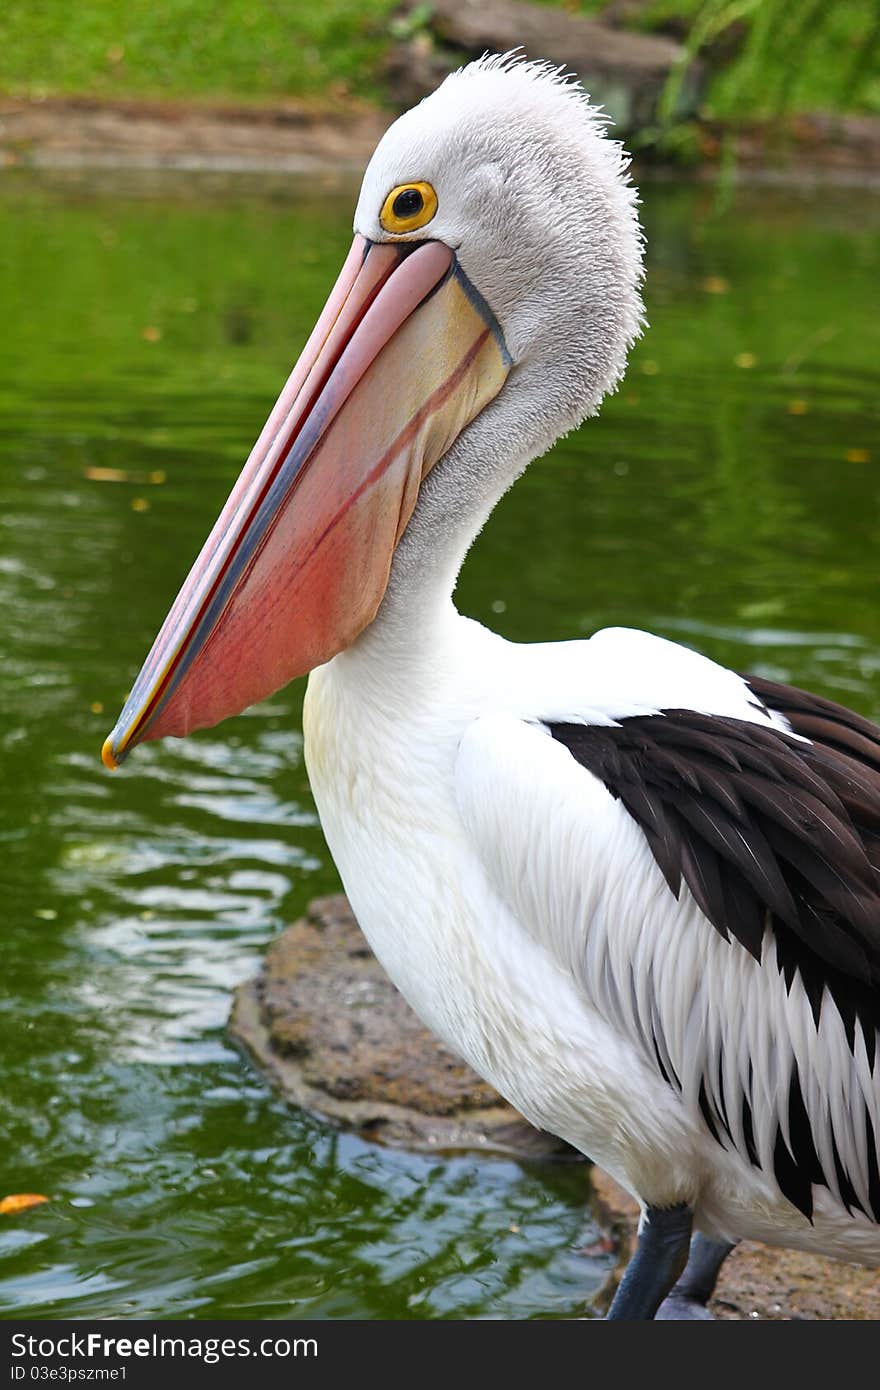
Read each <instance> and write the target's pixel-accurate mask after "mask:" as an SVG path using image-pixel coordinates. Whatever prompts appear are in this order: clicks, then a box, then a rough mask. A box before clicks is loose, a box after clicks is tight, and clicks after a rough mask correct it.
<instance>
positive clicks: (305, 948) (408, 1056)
mask: <svg viewBox="0 0 880 1390" xmlns="http://www.w3.org/2000/svg"><path fill="white" fill-rule="evenodd" d="M230 1027H231V1030H232V1032H233V1034H234V1036H235V1037H237V1038H238V1039H239V1040H240V1041H241V1042H242V1043H244V1045H245V1046H246V1047H247V1048H248V1050H249V1051H250V1052H251V1053H252V1054H253V1056H254V1057H255V1058H256V1060H257V1061H258V1062H259V1063H260V1065H261V1066H262V1067H264V1068H265V1070H266V1071H267V1072H268V1073H269V1075H270V1077H271V1078H272V1080H273V1081H274V1082H275V1083H276V1085H278V1086H279V1088H280V1089H281V1091H282V1092H283V1093H284V1095H285V1096H287V1097H288V1098H289V1099H290V1100H292V1101H293V1102H294V1104H296V1105H299V1106H302V1107H303V1108H305V1109H306V1110H311V1111H313V1112H315V1113H316V1114H319V1115H322V1116H323V1117H325V1118H326V1119H329V1120H332V1121H334V1122H335V1123H337V1124H339V1125H343V1126H345V1127H346V1128H347V1129H353V1130H356V1131H357V1132H358V1133H360V1134H363V1135H364V1136H365V1137H368V1138H370V1139H375V1140H380V1141H381V1142H382V1143H386V1144H394V1145H397V1146H403V1147H406V1148H411V1149H436V1150H460V1149H482V1150H483V1151H484V1152H494V1153H502V1154H509V1155H516V1156H518V1157H523V1158H560V1157H568V1158H574V1157H577V1156H576V1155H574V1152H573V1150H571V1149H570V1148H568V1146H567V1145H564V1144H562V1143H561V1141H560V1140H558V1139H556V1138H553V1137H551V1136H550V1135H546V1134H542V1133H541V1132H540V1131H539V1130H536V1129H534V1128H533V1127H532V1126H531V1125H530V1124H528V1123H527V1121H526V1120H524V1119H523V1118H522V1116H520V1115H518V1114H517V1112H516V1111H515V1110H513V1109H512V1107H511V1106H509V1105H508V1104H507V1103H506V1102H505V1101H503V1100H502V1099H501V1098H500V1096H498V1095H497V1094H496V1093H495V1091H493V1090H492V1088H491V1086H489V1085H487V1083H486V1082H485V1081H482V1080H481V1079H480V1077H478V1076H477V1075H476V1073H475V1072H472V1071H471V1070H470V1068H469V1067H467V1066H465V1064H464V1063H463V1062H462V1061H461V1060H460V1059H459V1058H458V1057H456V1056H455V1055H454V1053H452V1052H450V1051H449V1050H448V1049H447V1048H445V1047H444V1046H443V1045H442V1044H441V1043H440V1042H439V1041H438V1040H437V1039H436V1038H435V1037H434V1035H433V1034H432V1033H429V1032H428V1030H427V1029H426V1028H424V1027H423V1026H422V1025H421V1023H420V1022H419V1021H418V1019H417V1018H416V1016H415V1014H414V1013H413V1012H412V1010H411V1009H410V1008H409V1006H408V1005H407V1004H406V1003H405V1001H404V999H403V998H402V996H401V995H400V994H399V993H398V991H397V990H396V989H395V988H394V986H393V985H392V983H391V981H390V980H389V979H388V977H387V975H386V974H385V972H384V971H383V969H382V967H381V966H380V965H379V963H378V961H377V960H376V958H375V956H374V955H373V954H372V952H371V950H370V948H369V946H368V945H367V943H366V940H365V939H364V937H363V936H362V934H361V931H360V928H359V927H358V925H357V923H356V922H355V920H354V917H353V916H352V913H351V909H350V907H349V906H348V903H347V901H346V900H345V898H343V897H333V898H323V899H319V900H318V901H316V902H313V903H312V904H310V907H309V912H308V916H307V917H306V918H305V919H304V920H302V921H300V922H296V923H295V924H294V925H293V926H292V927H288V928H287V930H286V931H284V932H282V934H281V936H279V937H278V938H277V940H275V941H274V942H273V943H272V945H271V946H270V947H269V951H268V953H267V955H266V961H265V965H264V968H263V972H262V974H261V975H260V976H259V977H258V978H257V979H256V980H252V981H249V982H248V983H247V984H245V985H242V986H241V987H240V989H239V990H238V991H237V993H236V997H235V1003H234V1005H233V1012H232V1018H231V1022H230Z"/></svg>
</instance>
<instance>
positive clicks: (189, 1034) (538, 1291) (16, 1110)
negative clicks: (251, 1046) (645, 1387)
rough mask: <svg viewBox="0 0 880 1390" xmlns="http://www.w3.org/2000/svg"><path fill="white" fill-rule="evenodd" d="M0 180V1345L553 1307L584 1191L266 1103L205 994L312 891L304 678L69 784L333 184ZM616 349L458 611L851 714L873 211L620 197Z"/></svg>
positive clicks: (868, 679) (140, 644)
mask: <svg viewBox="0 0 880 1390" xmlns="http://www.w3.org/2000/svg"><path fill="white" fill-rule="evenodd" d="M3 179H4V181H3V182H2V183H0V267H2V269H0V276H2V290H0V294H2V305H3V310H4V324H5V328H6V331H5V333H4V335H3V339H2V341H0V603H2V613H3V620H2V631H0V644H2V652H0V656H2V660H0V687H2V698H0V747H2V758H3V778H2V783H0V845H2V850H3V855H2V860H0V865H2V867H0V875H2V888H3V894H4V908H5V911H4V943H3V967H4V968H3V975H2V983H0V1067H2V1094H3V1098H4V1111H3V1117H2V1125H3V1129H4V1131H5V1133H4V1135H3V1143H2V1148H0V1195H2V1193H3V1192H12V1191H21V1190H34V1191H42V1192H45V1193H48V1194H51V1195H52V1196H53V1198H54V1200H53V1201H52V1203H51V1204H50V1205H48V1206H45V1207H42V1208H40V1209H38V1210H34V1211H31V1212H28V1213H27V1214H25V1215H22V1216H20V1217H6V1218H3V1219H2V1222H3V1224H2V1226H0V1311H3V1312H5V1315H6V1316H22V1315H24V1314H28V1315H32V1316H60V1315H68V1316H70V1315H77V1316H85V1315H95V1316H109V1315H113V1314H116V1315H122V1316H125V1315H129V1316H149V1315H165V1316H196V1317H199V1316H203V1317H204V1316H212V1317H222V1316H229V1317H236V1316H239V1317H244V1316H266V1317H283V1316H286V1315H294V1316H314V1317H357V1316H384V1317H437V1316H462V1315H468V1316H493V1315H502V1316H507V1317H528V1316H535V1315H544V1314H550V1315H557V1316H568V1315H570V1314H571V1313H573V1312H575V1311H577V1309H578V1308H579V1306H580V1304H581V1302H582V1299H583V1296H584V1294H585V1293H586V1292H587V1291H588V1290H589V1289H590V1288H592V1287H595V1284H596V1282H597V1280H599V1279H600V1278H601V1277H602V1275H603V1273H604V1269H605V1263H606V1262H605V1260H604V1258H603V1257H601V1256H600V1257H592V1256H588V1255H585V1254H583V1253H580V1247H582V1246H583V1245H584V1243H585V1240H586V1235H587V1233H588V1231H589V1228H588V1226H587V1223H586V1218H585V1216H584V1212H583V1202H584V1176H583V1174H582V1173H581V1172H579V1171H578V1170H575V1169H559V1170H553V1169H549V1170H548V1169H546V1168H544V1169H540V1168H535V1169H529V1168H523V1167H520V1166H518V1165H515V1164H511V1163H505V1162H497V1161H478V1160H476V1159H470V1158H459V1159H455V1160H453V1161H449V1162H442V1161H438V1160H437V1159H435V1158H433V1157H417V1156H412V1155H407V1154H400V1153H390V1152H387V1151H383V1150H380V1149H376V1148H375V1147H372V1146H370V1145H367V1144H365V1143H362V1142H361V1141H359V1140H355V1139H352V1138H350V1137H345V1136H340V1135H338V1134H335V1133H333V1132H331V1131H329V1130H328V1129H327V1128H326V1127H325V1126H323V1125H322V1124H320V1123H319V1122H317V1121H315V1120H313V1119H311V1118H309V1117H307V1116H304V1115H302V1114H298V1113H295V1112H291V1111H289V1110H288V1109H287V1108H286V1107H284V1106H283V1105H282V1104H281V1103H280V1102H279V1101H278V1100H277V1099H275V1098H274V1097H273V1096H272V1095H271V1094H270V1093H269V1092H267V1091H266V1089H265V1088H264V1087H263V1085H262V1083H261V1081H260V1079H259V1078H258V1077H256V1076H255V1075H254V1073H253V1072H252V1070H251V1069H250V1067H249V1065H248V1064H247V1062H246V1061H244V1060H243V1059H242V1058H241V1057H240V1056H239V1054H238V1053H237V1051H236V1050H235V1049H234V1048H233V1047H232V1046H231V1045H230V1043H229V1042H228V1040H227V1038H226V1036H225V1033H224V1024H225V1019H226V1016H227V1013H228V1007H229V993H230V990H231V988H232V987H233V986H234V985H235V984H236V983H237V982H238V981H239V980H241V979H244V978H246V977H247V976H248V975H249V974H252V973H253V971H254V969H255V967H256V965H257V963H258V960H259V957H260V953H261V951H262V948H263V947H264V945H265V943H266V942H267V941H268V940H269V939H270V938H271V937H272V935H273V934H274V933H275V932H276V931H277V930H278V929H279V927H280V926H282V925H283V924H284V923H285V922H287V921H289V920H291V919H292V918H293V917H294V916H295V915H296V914H298V913H299V912H301V910H302V909H303V907H304V906H305V904H306V902H307V901H308V899H309V898H310V897H312V896H314V895H315V894H316V893H320V892H327V891H331V890H332V889H333V888H334V887H335V886H336V879H335V875H334V871H333V867H332V864H331V863H330V862H329V861H328V857H327V854H326V850H325V848H324V845H323V841H322V838H321V834H320V830H319V828H318V826H317V823H316V820H315V816H314V811H313V807H312V802H311V798H310V795H309V790H308V784H307V781H306V777H305V772H304V769H303V765H302V756H301V753H302V749H301V735H300V725H299V717H300V702H301V698H302V688H301V684H300V683H297V684H295V685H294V686H292V687H291V688H290V689H289V690H287V691H285V692H283V693H282V694H281V695H279V696H276V697H275V698H274V699H273V700H272V701H270V702H269V703H267V704H266V705H263V706H261V707H260V708H259V709H257V710H254V711H251V712H250V713H248V714H247V715H245V716H243V717H242V718H241V719H239V720H237V721H235V722H234V723H230V724H228V725H227V726H225V727H224V729H223V731H222V735H221V734H218V733H217V732H209V733H206V734H201V735H199V736H198V737H197V738H195V739H192V740H190V741H188V742H186V743H182V744H179V743H169V744H167V745H165V746H161V747H157V746H155V745H153V746H150V747H148V748H145V749H143V750H139V752H138V754H137V756H136V758H134V759H132V762H131V763H130V765H129V766H128V767H127V768H126V770H125V771H124V772H123V773H121V774H119V775H118V776H116V777H115V778H111V777H109V776H108V775H107V774H106V773H105V772H104V771H103V769H102V768H101V766H100V763H99V761H98V756H97V755H98V749H99V747H100V743H101V740H102V738H103V736H104V734H105V732H106V730H107V728H109V726H110V724H111V723H112V722H113V719H114V718H115V715H116V713H117V711H118V708H119V706H120V705H121V702H122V700H123V698H124V696H125V693H126V683H127V682H128V681H130V680H131V678H132V677H133V675H134V674H135V672H136V670H137V668H138V666H139V665H140V662H141V660H142V658H143V656H144V654H145V652H146V650H147V648H148V646H149V644H150V641H151V639H152V637H153V635H154V632H155V630H156V628H157V626H158V623H159V622H160V621H161V619H162V617H163V616H164V613H165V611H166V608H167V606H168V603H169V601H170V599H171V598H172V597H173V594H174V592H175V591H176V588H177V586H178V584H179V582H180V580H181V578H182V577H183V575H184V574H185V572H186V570H187V569H188V566H189V563H190V561H191V559H192V557H193V556H194V554H195V553H196V551H197V549H198V547H199V544H200V543H201V540H202V539H203V537H204V535H205V533H206V532H207V529H208V527H209V525H210V523H211V521H212V520H213V518H214V515H215V514H216V511H217V510H218V507H219V505H220V503H221V502H222V500H223V498H224V496H225V493H226V492H227V491H228V488H229V485H230V483H231V481H232V479H233V478H234V476H235V474H236V472H237V469H238V467H239V465H240V463H241V461H242V459H243V458H244V456H245V454H246V452H247V449H248V447H249V445H250V443H251V442H252V439H253V437H254V436H255V434H256V432H257V429H258V428H259V426H260V424H261V423H262V421H263V419H264V418H265V415H266V413H267V411H268V408H269V406H270V404H271V401H272V398H273V395H274V392H275V390H276V389H277V387H278V385H279V384H280V382H281V380H282V379H283V377H284V375H285V374H286V371H287V369H288V368H289V366H290V363H291V361H292V359H293V357H294V355H295V353H296V351H297V349H298V347H299V346H300V344H301V343H302V341H303V339H304V337H305V335H306V332H307V330H308V328H309V327H310V326H311V322H312V321H313V319H314V315H315V313H316V312H317V310H318V309H319V308H320V306H321V303H322V302H323V298H324V295H325V293H326V290H327V287H328V285H329V284H330V282H331V280H332V278H333V276H334V274H335V271H336V268H337V266H338V264H339V262H340V260H341V258H342V256H343V255H344V252H345V250H346V248H347V244H348V240H349V237H350V207H351V203H352V190H351V189H349V188H345V187H328V188H317V187H316V186H315V185H314V181H312V183H310V184H309V186H308V187H307V188H302V187H300V186H298V185H297V184H296V183H295V182H289V181H288V182H285V183H283V184H280V185H279V184H277V183H275V184H273V185H272V186H269V185H265V186H263V185H259V184H250V183H245V182H244V181H240V182H236V183H232V184H231V185H226V186H222V187H218V186H217V185H216V184H215V183H214V182H213V181H205V182H204V183H199V181H198V180H196V181H194V180H193V179H192V178H191V177H190V176H187V177H186V179H185V180H175V179H170V180H166V181H161V180H159V181H157V180H156V179H155V178H154V177H152V176H149V177H146V178H145V179H143V180H137V179H131V180H129V183H128V186H127V187H126V188H125V190H119V189H116V190H113V191H107V190H102V189H101V188H100V187H94V186H86V185H83V184H80V183H79V182H68V183H66V184H64V185H54V186H50V185H49V184H47V183H46V182H44V181H41V180H39V179H35V178H32V177H29V176H24V175H21V174H18V173H7V174H5V175H4V176H3ZM646 222H647V226H648V235H649V246H650V259H651V264H650V277H649V314H650V318H651V320H652V325H653V326H652V328H651V331H650V333H649V335H648V336H647V338H646V339H645V341H644V342H643V343H642V344H641V345H640V346H639V348H638V349H637V351H636V353H635V354H634V358H633V363H632V368H631V371H630V373H629V375H628V377H627V380H626V382H625V384H624V386H623V388H622V390H621V392H620V393H619V394H618V396H617V397H615V399H614V400H613V401H612V402H610V403H609V405H608V406H607V407H606V410H605V411H604V412H603V415H602V417H601V419H599V420H598V421H594V422H590V423H589V424H588V425H586V426H585V427H584V428H583V429H582V430H581V431H579V432H578V433H577V434H575V435H573V436H572V437H571V438H569V439H568V440H566V441H565V442H564V444H563V445H561V446H559V447H558V448H557V449H556V450H555V451H554V453H553V454H552V455H551V456H550V457H549V458H548V459H545V460H544V461H543V462H542V463H541V464H539V465H538V466H536V467H535V468H534V469H532V470H531V471H530V473H529V474H528V475H527V476H526V477H525V478H524V479H523V481H522V482H521V483H520V484H518V485H517V487H516V489H514V491H513V492H512V493H511V494H510V495H509V496H508V497H507V498H505V500H504V502H503V503H502V504H501V507H500V508H499V511H498V514H497V516H496V517H495V518H494V520H493V522H492V524H491V525H490V527H489V528H488V530H487V531H486V532H485V533H484V535H483V536H482V537H481V539H480V542H479V545H478V547H477V550H476V552H475V554H474V555H473V557H472V558H471V559H470V560H469V562H468V565H467V567H466V570H465V574H464V576H463V579H462V585H461V590H460V599H461V604H462V606H463V607H464V608H466V609H467V611H469V612H471V613H473V614H474V615H475V616H477V617H479V618H481V619H483V620H484V621H486V622H489V623H491V624H492V625H493V626H495V627H496V628H498V629H499V630H500V631H502V632H504V633H505V634H506V635H509V636H512V637H516V638H522V639H532V638H547V637H557V638H559V637H568V636H571V635H576V634H578V633H586V632H588V631H591V630H592V629H593V628H595V627H598V626H604V625H607V624H609V623H625V624H632V625H637V626H646V627H651V628H653V629H654V630H656V631H660V632H663V633H666V634H668V635H669V636H673V637H676V638H677V639H678V640H681V641H684V642H687V643H691V644H693V645H696V646H699V647H700V648H702V649H703V650H705V651H707V652H708V653H709V654H710V655H712V656H715V657H717V658H720V659H721V660H723V661H726V662H728V663H730V664H732V665H734V666H736V667H739V668H746V669H748V668H750V669H753V670H754V669H757V670H761V671H763V672H764V673H766V674H769V675H774V676H780V677H783V678H786V679H793V680H795V681H798V682H801V683H804V684H808V685H811V686H813V687H814V688H816V689H817V690H820V691H822V692H823V693H826V694H829V695H832V696H836V697H839V698H843V699H845V700H848V701H849V702H850V703H852V704H853V705H855V706H856V707H857V708H859V709H861V710H863V711H865V712H867V713H870V714H874V715H877V714H878V713H880V669H878V662H880V616H878V611H877V603H876V555H877V547H878V540H880V536H878V530H880V506H878V494H880V472H878V464H880V438H878V425H877V416H876V400H877V388H878V373H877V369H876V365H875V364H876V363H877V361H878V356H880V354H878V347H880V342H878V337H880V329H878V325H877V321H876V315H875V313H874V312H873V299H874V295H875V292H876V289H875V287H876V281H877V274H878V269H880V266H878V259H880V257H878V249H877V248H878V237H877V231H878V227H880V205H878V203H877V201H876V200H874V201H871V200H870V199H869V198H868V196H867V195H865V199H864V206H863V207H862V208H861V209H860V215H859V217H858V218H853V217H852V215H851V207H847V206H845V205H844V204H843V203H841V205H840V206H839V207H838V206H837V204H836V202H835V198H834V197H833V196H829V195H827V194H824V195H822V197H821V200H812V199H804V198H801V197H798V196H796V195H792V194H787V195H785V196H781V195H777V194H772V195H771V194H766V193H765V194H762V195H761V196H758V195H747V194H743V195H741V196H740V199H739V202H738V203H737V205H736V206H734V207H733V208H732V209H728V210H727V211H725V212H724V214H723V215H721V216H719V215H716V214H715V212H714V210H713V205H712V199H711V195H710V194H708V193H707V192H705V191H703V190H699V191H698V190H677V189H673V188H670V187H665V186H664V187H659V188H657V189H655V190H649V191H648V194H647V197H646Z"/></svg>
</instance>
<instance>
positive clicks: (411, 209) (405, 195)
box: [391, 188, 425, 217]
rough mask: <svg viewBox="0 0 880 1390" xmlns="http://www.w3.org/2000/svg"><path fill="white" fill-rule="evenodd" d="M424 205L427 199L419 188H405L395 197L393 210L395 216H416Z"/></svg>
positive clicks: (392, 205)
mask: <svg viewBox="0 0 880 1390" xmlns="http://www.w3.org/2000/svg"><path fill="white" fill-rule="evenodd" d="M424 206H425V200H424V198H423V197H422V195H421V193H420V192H419V190H418V189H417V188H405V189H404V190H403V192H402V193H398V195H397V197H396V198H395V199H394V202H393V203H392V204H391V210H392V212H393V213H394V216H395V217H415V215H416V213H417V212H421V210H422V208H423V207H424Z"/></svg>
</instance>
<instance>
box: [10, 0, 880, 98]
mask: <svg viewBox="0 0 880 1390" xmlns="http://www.w3.org/2000/svg"><path fill="white" fill-rule="evenodd" d="M396 3H397V0H271V3H270V2H269V0H126V3H125V4H120V3H119V0H79V3H76V2H75V0H74V3H71V0H31V3H29V4H28V3H24V0H11V3H9V2H8V3H6V4H5V5H2V6H0V92H6V93H13V94H21V95H30V96H39V95H43V94H45V95H48V94H54V93H89V94H96V95H100V96H142V97H171V98H174V97H193V98H196V99H199V98H201V99H208V98H214V99H223V98H233V99H237V100H241V99H245V100H253V101H259V100H268V99H273V98H278V97H285V96H289V97H295V98H304V99H307V100H309V101H313V102H318V103H322V104H329V105H332V104H334V103H336V102H339V101H342V100H345V99H348V98H351V97H359V98H365V99H367V100H379V99H382V98H383V97H385V96H387V93H386V92H385V89H384V84H383V79H382V58H383V55H384V54H385V52H386V51H387V49H388V47H389V45H390V43H391V40H392V36H393V33H394V32H395V31H397V32H399V31H400V28H401V26H400V24H399V22H395V21H394V19H393V14H394V10H395V8H396ZM544 3H550V4H559V3H565V4H566V7H567V8H579V9H580V11H581V12H582V13H585V14H593V13H595V12H596V11H599V10H601V9H602V8H603V0H580V5H579V6H578V5H577V0H544ZM429 9H430V0H425V3H424V4H423V5H421V6H419V7H418V11H417V14H416V16H415V27H418V24H419V22H420V21H423V20H424V18H425V16H426V15H427V13H428V12H429ZM671 20H679V21H681V20H683V21H684V22H685V24H686V25H687V28H688V35H689V37H688V48H689V49H690V51H691V52H692V53H700V54H703V55H708V57H709V59H710V61H711V59H712V53H713V49H712V45H713V43H715V44H717V42H718V41H719V40H721V41H722V42H724V41H725V40H727V41H728V53H727V56H726V59H725V61H724V62H723V63H722V64H721V65H720V66H718V67H717V68H716V69H715V71H714V72H713V74H712V77H711V80H710V83H709V85H708V89H707V93H706V99H705V108H704V111H703V113H702V114H704V115H706V116H709V117H717V118H720V119H722V120H728V121H729V120H733V121H742V120H749V119H766V118H772V117H774V116H777V115H779V114H780V113H782V112H793V111H809V110H831V111H841V110H855V111H880V61H878V58H880V3H878V0H644V3H643V4H642V7H641V10H640V12H636V13H635V15H634V18H633V22H634V23H638V24H639V25H640V26H641V27H643V28H648V29H657V28H660V29H662V28H663V27H664V26H665V25H668V24H669V22H670V21H671ZM734 37H735V39H736V42H735V43H730V40H731V39H732V38H734ZM715 52H716V53H717V49H716V50H715ZM675 85H676V78H675V77H673V80H672V82H671V83H670V88H669V92H668V94H667V95H668V101H667V109H668V111H669V112H672V111H673V110H674V109H675V100H674V98H675Z"/></svg>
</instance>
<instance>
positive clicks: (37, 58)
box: [0, 0, 395, 104]
mask: <svg viewBox="0 0 880 1390" xmlns="http://www.w3.org/2000/svg"><path fill="white" fill-rule="evenodd" d="M394 5H395V0H274V3H267V0H125V3H124V4H120V3H119V0H72V2H71V0H31V3H25V2H24V0H18V2H17V0H11V3H7V4H4V5H2V6H0V91H3V92H6V93H12V94H15V95H28V96H40V95H48V94H54V93H90V94H96V95H100V96H152V97H196V98H203V99H205V98H227V97H231V98H246V99H250V100H260V99H265V98H277V97H279V96H291V97H302V98H307V99H310V100H317V101H319V102H327V103H328V104H332V103H333V102H335V101H338V100H339V99H341V98H344V97H347V96H358V97H365V98H377V97H378V96H379V95H380V94H381V79H380V67H381V57H382V54H383V52H384V50H385V49H386V47H387V45H388V41H389V31H388V19H389V16H390V14H391V12H392V10H393V9H394Z"/></svg>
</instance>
